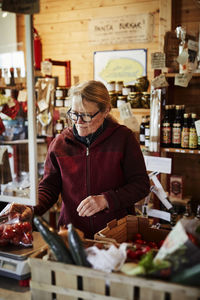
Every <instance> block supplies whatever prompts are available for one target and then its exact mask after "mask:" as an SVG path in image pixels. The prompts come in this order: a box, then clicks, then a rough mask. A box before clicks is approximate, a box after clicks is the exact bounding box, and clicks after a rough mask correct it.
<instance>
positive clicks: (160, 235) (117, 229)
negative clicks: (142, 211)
mask: <svg viewBox="0 0 200 300" xmlns="http://www.w3.org/2000/svg"><path fill="white" fill-rule="evenodd" d="M136 233H140V234H141V235H142V237H143V239H144V240H146V241H147V242H150V241H155V242H159V241H161V240H164V239H165V238H166V236H167V235H168V233H169V231H168V230H166V229H157V228H151V225H150V224H149V219H148V218H144V217H137V216H133V215H128V216H126V217H124V218H122V219H120V220H116V219H114V220H112V221H111V222H109V223H108V224H107V227H106V228H104V229H102V230H100V231H99V232H97V233H96V234H95V235H94V239H95V240H101V241H104V242H112V243H114V244H118V243H123V242H127V241H132V240H133V238H134V236H135V234H136Z"/></svg>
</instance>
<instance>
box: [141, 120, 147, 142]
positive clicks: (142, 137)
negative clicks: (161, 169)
mask: <svg viewBox="0 0 200 300" xmlns="http://www.w3.org/2000/svg"><path fill="white" fill-rule="evenodd" d="M146 121H147V120H146V116H142V122H141V124H140V145H144V144H145V124H146Z"/></svg>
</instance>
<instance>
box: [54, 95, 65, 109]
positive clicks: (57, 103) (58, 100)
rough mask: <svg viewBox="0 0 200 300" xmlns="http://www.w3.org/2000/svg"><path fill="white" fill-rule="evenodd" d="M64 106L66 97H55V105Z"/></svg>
mask: <svg viewBox="0 0 200 300" xmlns="http://www.w3.org/2000/svg"><path fill="white" fill-rule="evenodd" d="M63 106H64V99H63V98H62V97H57V98H56V99H55V107H63Z"/></svg>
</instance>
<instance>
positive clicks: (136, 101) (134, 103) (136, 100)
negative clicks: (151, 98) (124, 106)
mask: <svg viewBox="0 0 200 300" xmlns="http://www.w3.org/2000/svg"><path fill="white" fill-rule="evenodd" d="M127 101H128V102H129V103H130V105H131V108H139V107H141V93H139V92H130V93H129V94H128V97H127Z"/></svg>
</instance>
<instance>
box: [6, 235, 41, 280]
mask: <svg viewBox="0 0 200 300" xmlns="http://www.w3.org/2000/svg"><path fill="white" fill-rule="evenodd" d="M44 246H46V243H45V241H44V240H43V238H42V237H41V235H40V233H39V232H33V246H32V247H28V248H25V247H22V246H14V245H8V246H6V247H2V248H0V275H1V276H5V277H10V278H14V279H17V280H24V279H27V278H29V277H30V274H31V270H30V266H29V264H28V258H29V256H30V255H32V254H33V253H34V252H36V251H38V250H40V249H41V248H43V247H44Z"/></svg>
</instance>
